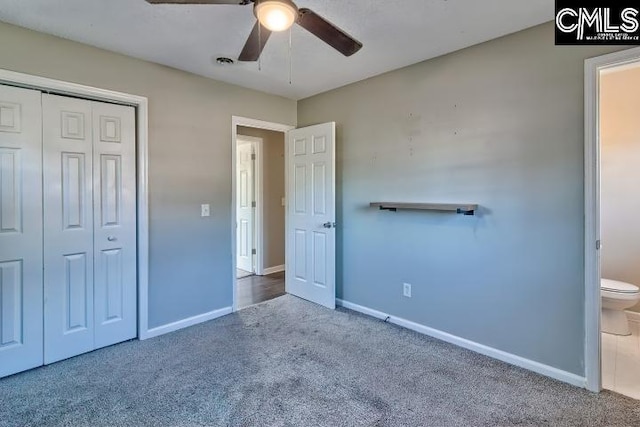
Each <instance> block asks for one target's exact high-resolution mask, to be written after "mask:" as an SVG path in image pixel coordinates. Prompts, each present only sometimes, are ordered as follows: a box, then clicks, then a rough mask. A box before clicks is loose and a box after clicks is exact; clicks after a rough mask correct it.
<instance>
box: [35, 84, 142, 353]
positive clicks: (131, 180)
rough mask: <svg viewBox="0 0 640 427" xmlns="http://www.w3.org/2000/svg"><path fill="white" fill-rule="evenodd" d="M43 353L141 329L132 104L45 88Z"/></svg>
mask: <svg viewBox="0 0 640 427" xmlns="http://www.w3.org/2000/svg"><path fill="white" fill-rule="evenodd" d="M42 106H43V124H44V127H43V147H44V148H43V155H44V162H43V165H44V170H43V177H44V183H45V187H44V224H45V231H44V295H45V304H44V329H45V334H44V362H45V363H52V362H55V361H57V360H61V359H65V358H68V357H72V356H75V355H77V354H81V353H84V352H87V351H91V350H94V349H96V348H99V347H104V346H106V345H110V344H115V343H117V342H121V341H125V340H127V339H130V338H133V337H135V336H136V327H137V319H136V305H137V302H136V300H137V299H136V289H137V288H136V283H137V282H136V276H137V274H136V271H137V267H136V205H135V197H136V194H135V191H136V183H135V116H134V111H133V108H130V107H123V106H117V105H111V104H103V103H98V102H91V101H86V100H80V99H74V98H67V97H62V96H55V95H42Z"/></svg>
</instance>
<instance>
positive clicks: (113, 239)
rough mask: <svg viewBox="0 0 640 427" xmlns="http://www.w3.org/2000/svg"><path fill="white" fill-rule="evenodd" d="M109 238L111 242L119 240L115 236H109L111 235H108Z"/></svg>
mask: <svg viewBox="0 0 640 427" xmlns="http://www.w3.org/2000/svg"><path fill="white" fill-rule="evenodd" d="M107 240H108V241H110V242H115V241H116V240H118V238H117V237H114V236H109V237H107Z"/></svg>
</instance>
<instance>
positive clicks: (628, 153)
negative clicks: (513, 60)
mask: <svg viewBox="0 0 640 427" xmlns="http://www.w3.org/2000/svg"><path fill="white" fill-rule="evenodd" d="M599 79H600V82H599V83H600V103H599V108H600V118H599V128H600V234H601V239H602V241H603V242H604V244H603V246H602V249H601V251H600V252H601V253H600V266H601V289H602V302H601V303H602V318H601V332H602V338H601V339H602V386H603V388H605V389H609V390H613V391H616V392H618V393H621V394H625V395H627V396H629V397H633V398H635V399H640V304H639V303H640V288H639V286H640V263H639V260H640V226H638V223H637V217H636V215H637V212H638V211H639V210H640V190H638V182H639V181H640V169H639V168H638V165H639V164H640V103H638V99H640V62H635V63H632V64H625V65H621V66H617V67H612V68H608V69H606V70H602V71H600V76H599Z"/></svg>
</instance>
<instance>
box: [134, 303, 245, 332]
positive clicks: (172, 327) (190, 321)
mask: <svg viewBox="0 0 640 427" xmlns="http://www.w3.org/2000/svg"><path fill="white" fill-rule="evenodd" d="M232 311H233V309H232V308H231V307H225V308H221V309H218V310H213V311H210V312H208V313H203V314H199V315H197V316H193V317H188V318H186V319H183V320H178V321H177V322H173V323H168V324H166V325H162V326H157V327H155V328H152V329H149V330H148V331H146V332H143V333H141V334H140V339H141V340H146V339H148V338H153V337H157V336H159V335H164V334H168V333H169V332H173V331H177V330H178V329H183V328H187V327H189V326H193V325H197V324H198V323H202V322H207V321H209V320H213V319H217V318H218V317H222V316H226V315H227V314H230V313H231V312H232Z"/></svg>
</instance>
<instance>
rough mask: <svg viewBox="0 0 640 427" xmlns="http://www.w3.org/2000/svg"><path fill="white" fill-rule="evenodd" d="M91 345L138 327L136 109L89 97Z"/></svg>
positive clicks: (132, 333)
mask: <svg viewBox="0 0 640 427" xmlns="http://www.w3.org/2000/svg"><path fill="white" fill-rule="evenodd" d="M91 105H92V113H93V120H92V121H93V194H94V196H93V237H94V248H93V250H94V251H93V254H94V301H95V304H94V321H95V323H94V324H95V341H94V348H100V347H105V346H108V345H111V344H115V343H118V342H122V341H126V340H129V339H131V338H135V336H136V329H137V317H136V313H137V308H136V306H137V274H136V273H137V266H136V176H135V170H136V168H135V159H136V156H135V150H136V145H135V144H136V139H135V130H136V126H135V110H134V109H133V107H126V106H122V105H113V104H105V103H101V102H92V103H91Z"/></svg>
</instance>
